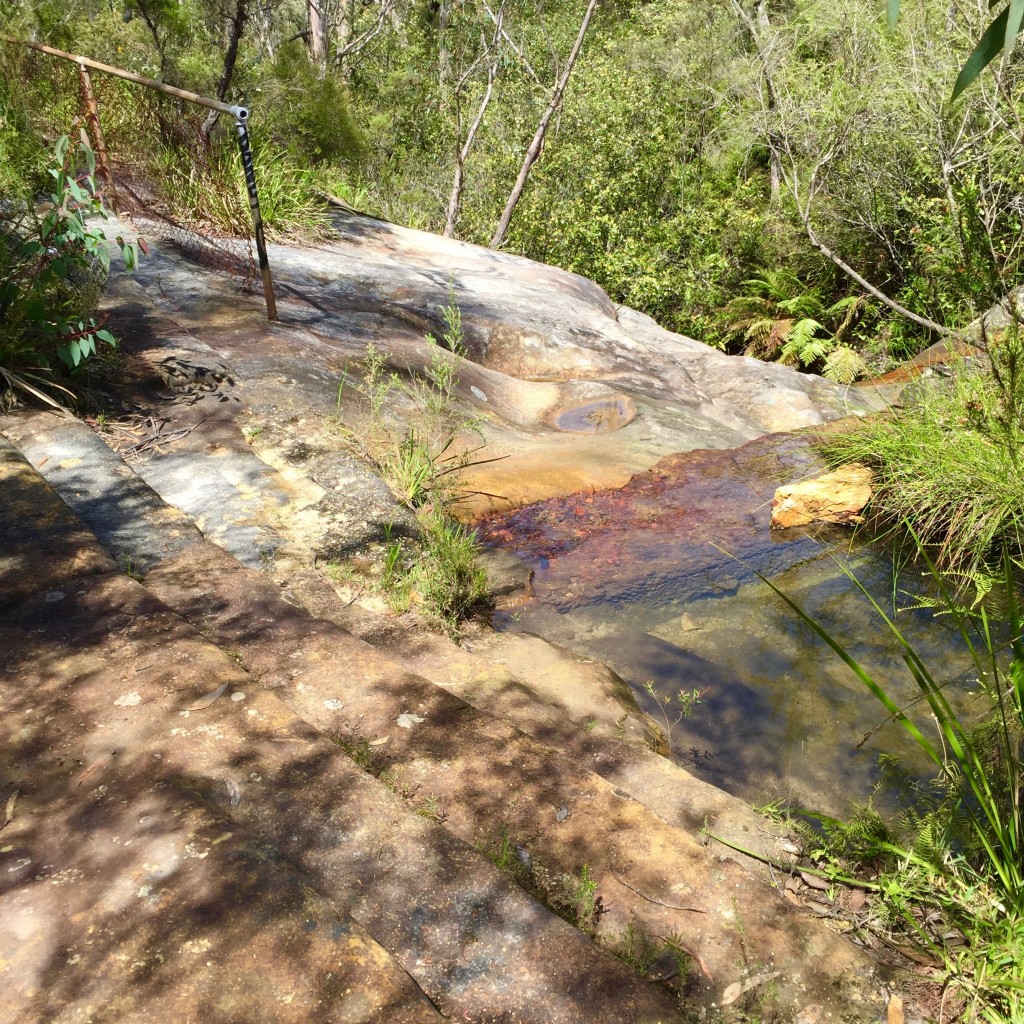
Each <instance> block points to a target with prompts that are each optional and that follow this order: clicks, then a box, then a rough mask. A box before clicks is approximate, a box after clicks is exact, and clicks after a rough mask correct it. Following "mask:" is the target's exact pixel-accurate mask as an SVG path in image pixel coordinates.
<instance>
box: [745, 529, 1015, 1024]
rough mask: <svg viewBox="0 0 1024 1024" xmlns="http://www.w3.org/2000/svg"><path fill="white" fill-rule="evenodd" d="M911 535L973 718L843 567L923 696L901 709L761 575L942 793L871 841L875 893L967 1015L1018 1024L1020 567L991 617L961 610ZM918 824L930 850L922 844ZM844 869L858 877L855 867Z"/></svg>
mask: <svg viewBox="0 0 1024 1024" xmlns="http://www.w3.org/2000/svg"><path fill="white" fill-rule="evenodd" d="M908 532H909V534H910V536H911V538H912V539H913V541H914V542H915V544H916V545H917V549H918V553H919V556H920V558H921V559H922V560H923V561H924V562H925V563H926V564H927V566H928V568H929V571H930V572H931V573H932V575H933V577H934V579H935V581H936V584H937V586H938V589H939V592H940V604H941V608H942V611H943V612H944V613H946V614H948V615H950V616H951V617H952V618H953V620H954V622H955V624H956V627H957V630H958V632H959V633H960V635H961V637H962V638H963V640H964V642H965V644H966V645H967V648H968V650H969V652H970V654H971V656H972V659H973V661H974V666H975V669H976V672H977V678H978V682H979V684H980V685H981V688H982V692H983V694H984V696H985V698H986V700H987V707H986V709H985V712H984V714H983V715H982V718H981V721H980V722H977V723H975V722H971V721H967V720H966V719H965V718H964V717H962V716H961V714H960V713H958V711H957V710H956V708H955V707H954V706H953V703H952V702H951V700H950V697H949V696H947V692H946V690H947V686H948V681H947V680H945V679H944V678H943V677H942V673H941V667H937V666H930V665H928V664H926V662H925V661H924V659H923V658H922V657H921V656H920V655H919V654H918V653H917V652H916V651H915V650H914V648H913V647H912V646H911V644H910V643H909V642H908V641H907V639H906V638H905V636H904V635H903V633H902V631H901V630H900V628H899V625H898V624H897V622H896V621H895V616H890V615H889V614H887V612H886V611H885V610H884V609H883V608H882V607H881V605H880V604H879V603H878V602H877V601H876V600H875V599H874V598H873V597H872V596H871V594H869V593H868V591H867V590H866V589H865V588H864V587H863V586H862V585H861V584H860V582H859V581H858V580H857V579H856V577H855V576H854V575H853V574H852V573H851V572H850V571H849V570H848V569H846V568H845V567H844V569H843V571H844V572H846V574H847V576H849V578H850V579H851V580H852V581H853V582H854V583H855V584H856V586H857V587H858V588H859V589H860V590H861V592H862V593H863V594H864V596H865V599H866V600H868V601H869V602H870V604H871V605H872V607H873V608H874V610H875V612H876V613H877V615H878V616H879V621H880V623H881V625H882V628H883V629H884V630H885V631H887V632H889V633H890V634H891V635H892V636H893V637H894V638H895V639H896V640H897V642H898V644H899V646H900V648H901V653H902V658H903V662H904V665H905V667H906V670H907V671H908V672H909V674H910V676H911V678H912V679H913V681H914V683H915V684H916V686H917V688H918V690H919V692H920V695H921V698H922V700H920V701H918V702H915V703H914V704H912V705H902V706H901V705H900V704H899V703H898V702H897V701H896V700H895V699H893V697H892V695H891V694H892V692H894V689H895V688H894V687H893V685H892V683H891V681H889V680H884V679H879V678H876V677H875V676H873V675H871V674H870V673H869V672H868V671H867V670H866V669H865V668H864V667H863V666H861V665H860V664H859V663H858V662H857V661H856V659H855V658H854V657H853V656H852V655H851V654H850V653H849V652H848V651H847V650H846V649H845V648H844V647H843V645H842V644H841V643H840V642H839V641H838V640H836V639H835V638H834V637H833V636H832V635H831V634H830V633H829V632H828V631H827V630H826V629H825V628H824V626H822V625H821V624H820V623H818V622H817V621H815V619H814V618H813V617H812V616H810V615H809V614H808V613H807V612H805V611H804V610H803V608H801V606H800V605H799V604H798V603H797V602H796V601H794V600H793V599H792V598H790V597H789V596H787V595H786V594H785V593H783V592H782V591H781V590H780V589H779V588H778V587H776V586H775V585H774V584H772V583H771V581H770V580H767V579H765V577H764V576H761V579H762V580H763V581H764V582H765V583H766V584H767V585H768V586H769V587H770V588H771V590H772V591H773V592H774V593H775V594H776V595H777V596H778V597H779V598H781V600H782V601H784V602H785V603H786V604H787V605H788V606H789V608H790V609H791V610H792V611H793V612H794V613H795V614H796V615H797V617H798V618H800V619H801V620H802V621H803V622H804V623H806V624H807V625H808V626H809V627H810V628H811V629H812V630H813V632H814V633H815V634H817V636H818V637H819V638H820V639H821V640H822V641H824V642H825V643H826V644H827V645H828V646H829V647H830V648H831V649H832V650H833V651H834V652H835V653H836V654H837V655H838V657H839V658H840V659H842V661H843V662H844V663H845V664H846V665H847V666H848V667H849V668H850V670H851V671H852V672H853V673H854V674H855V675H856V676H857V678H858V679H859V680H860V681H861V682H862V683H863V684H864V686H865V688H866V689H867V691H868V692H869V693H870V694H871V695H872V696H873V697H874V698H875V699H876V700H877V701H878V702H879V703H880V704H881V705H882V707H884V708H885V710H886V712H887V714H888V715H889V717H890V719H891V720H892V721H893V722H895V723H897V724H898V725H899V726H900V727H901V728H902V729H903V731H904V732H905V733H906V734H907V736H909V737H910V739H911V740H912V741H913V742H914V744H915V745H916V746H917V747H918V748H919V749H920V750H921V751H922V752H923V753H924V754H925V755H926V756H927V757H928V758H929V759H930V760H931V762H932V763H933V764H934V765H935V768H936V773H937V778H936V785H937V787H938V788H939V789H940V790H941V791H942V792H943V794H944V797H945V798H944V799H942V800H940V801H938V802H931V801H923V802H922V806H921V807H919V808H917V809H916V813H914V814H912V815H911V818H912V820H913V821H914V822H915V824H916V835H903V836H897V837H896V838H895V841H886V839H885V838H884V836H883V837H882V838H880V839H878V840H877V841H875V842H873V843H872V844H871V850H870V855H869V857H868V858H867V859H870V860H871V862H872V867H873V868H874V869H876V870H877V868H878V866H879V863H880V859H879V854H883V855H886V857H887V859H888V864H887V867H886V868H885V869H884V870H883V873H882V875H881V876H880V877H879V878H878V879H877V880H876V887H877V890H878V892H879V893H880V898H882V899H884V900H888V901H889V903H890V905H891V908H895V912H896V916H898V917H901V918H902V922H903V925H904V927H905V930H906V931H907V932H908V933H909V934H910V935H911V936H912V937H913V938H915V939H916V940H917V941H919V942H920V944H921V945H922V946H924V947H925V948H926V949H927V950H928V951H930V952H931V953H932V954H933V955H935V956H937V957H938V958H940V960H941V961H942V962H943V963H944V964H945V968H946V979H947V982H948V983H949V984H950V985H952V986H953V987H955V988H956V989H957V991H958V992H959V994H960V997H961V999H962V1001H963V1006H964V1007H965V1011H964V1012H965V1019H978V1018H981V1019H984V1020H988V1021H1024V793H1022V784H1024V772H1022V762H1021V752H1022V750H1021V748H1022V741H1024V639H1022V627H1024V621H1022V610H1021V605H1020V600H1019V582H1018V579H1017V570H1018V569H1019V566H1018V565H1016V564H1015V563H1014V562H1013V561H1012V560H1011V558H1010V556H1009V553H1008V552H1007V551H1006V550H1005V549H1004V552H1003V556H1002V574H1001V577H1000V580H999V587H998V591H999V592H998V594H997V595H996V594H993V595H990V602H991V604H992V606H993V607H997V608H998V611H997V612H991V613H990V611H989V610H988V609H987V608H986V605H985V604H984V603H982V604H980V605H978V606H976V607H972V608H970V609H965V608H963V607H962V606H961V605H960V604H959V603H958V600H957V597H956V591H955V588H954V587H953V586H952V585H951V584H950V581H949V579H948V577H947V576H946V574H944V573H943V572H941V571H940V570H939V569H938V568H937V567H936V565H935V563H934V562H933V561H931V560H930V559H929V556H928V552H927V550H926V548H925V546H924V544H923V543H922V541H921V538H919V537H918V536H917V535H916V534H915V533H914V531H913V530H912V529H909V531H908ZM758 575H760V574H758ZM995 597H998V604H996V601H994V600H992V599H993V598H995ZM994 616H998V618H999V619H1003V620H1005V625H1006V627H1007V628H1008V631H1009V641H1008V643H1005V644H1000V643H999V642H998V641H997V640H996V638H995V635H994V634H995V632H996V630H995V626H996V625H999V624H1000V623H999V622H998V621H995V619H994ZM834 824H835V825H837V826H840V827H842V826H841V823H839V822H835V823H834ZM923 829H926V830H927V833H928V841H927V843H926V844H922V843H921V842H920V841H919V840H920V836H921V834H922V831H923ZM847 852H849V851H847ZM854 859H856V854H854ZM845 870H852V871H856V866H854V867H852V868H850V867H846V868H845ZM836 877H837V878H839V877H840V876H839V874H838V873H837V875H836ZM922 908H924V909H923V910H922ZM933 911H934V914H933V913H932V912H933ZM930 915H931V916H930ZM933 918H935V919H937V920H938V921H940V922H941V927H940V928H939V929H938V931H936V930H935V929H934V928H933V929H929V927H928V924H927V923H928V921H929V920H932V919H933ZM951 935H952V936H962V937H963V939H964V940H965V946H963V947H959V948H957V947H955V946H949V945H947V944H946V941H945V939H946V937H947V936H951Z"/></svg>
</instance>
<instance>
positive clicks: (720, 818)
mask: <svg viewBox="0 0 1024 1024" xmlns="http://www.w3.org/2000/svg"><path fill="white" fill-rule="evenodd" d="M287 594H288V597H287V599H288V600H292V599H293V598H296V597H297V598H298V599H299V600H300V601H301V603H302V604H303V606H304V607H306V608H307V609H308V610H309V612H310V613H311V614H312V615H314V616H315V617H317V618H322V619H329V620H331V621H332V622H335V623H337V624H338V625H339V626H341V627H343V628H344V629H346V630H347V631H348V632H350V633H352V634H353V635H355V636H358V637H359V638H360V639H361V640H365V641H366V642H367V643H368V644H371V645H372V646H374V647H376V648H378V649H379V650H381V651H382V652H384V653H385V654H386V655H388V656H389V657H391V658H392V659H394V660H395V661H397V662H399V663H400V664H401V665H402V666H403V667H404V668H405V669H406V670H407V671H409V672H412V673H415V674H416V675H420V676H423V677H424V678H425V679H429V680H430V681H431V682H432V683H435V684H437V685H438V686H442V687H444V689H446V690H448V691H449V692H450V693H453V694H455V695H456V696H458V697H461V698H462V699H463V700H465V701H466V702H467V703H469V704H472V705H473V706H474V707H476V708H479V709H480V710H483V711H486V712H488V713H489V714H492V715H499V716H501V717H502V718H505V719H507V720H508V721H510V722H512V723H513V724H514V725H515V726H516V728H518V729H520V730H521V731H523V732H525V733H526V734H527V735H529V736H531V737H533V738H534V739H536V740H540V741H541V742H542V743H545V744H546V745H547V746H550V747H553V748H554V749H556V750H558V751H560V752H562V753H563V754H566V755H568V756H569V757H571V758H573V759H574V760H576V761H577V762H578V763H579V764H581V765H583V766H584V767H586V768H587V769H589V770H590V771H592V772H595V773H596V774H598V775H600V776H601V777H602V778H604V779H605V780H606V781H608V782H610V783H611V784H612V785H614V786H617V787H618V788H619V789H622V790H624V791H625V792H627V793H628V794H629V795H630V796H631V797H633V799H635V800H638V801H640V803H642V804H644V805H645V806H646V807H648V808H649V809H650V810H652V811H654V812H655V813H656V814H657V815H659V816H660V817H661V818H664V819H665V821H667V822H669V823H670V824H672V825H675V826H677V827H679V828H683V829H686V830H688V831H689V832H690V833H691V835H692V836H693V837H694V838H695V839H700V838H701V837H702V836H703V834H704V833H706V832H712V833H714V834H715V835H719V836H722V838H724V839H727V840H729V841H730V842H735V843H738V844H740V845H743V846H748V847H750V846H754V847H755V848H756V849H757V850H758V852H764V853H769V854H773V855H778V856H780V857H784V850H783V849H782V848H781V847H779V846H778V845H777V840H776V833H777V834H778V835H779V836H780V837H781V836H782V831H783V830H781V829H773V826H772V824H771V823H770V822H768V821H767V820H766V819H765V818H764V816H763V815H760V814H758V813H757V812H756V811H755V810H754V809H753V808H752V807H751V806H750V804H748V803H746V801H744V800H740V799H739V798H738V797H734V796H732V795H730V794H729V793H726V792H725V791H724V790H722V789H719V788H718V787H717V786H713V785H711V784H710V783H708V782H705V781H704V780H703V779H700V778H698V777H696V776H695V775H693V774H692V773H691V772H689V771H687V770H686V769H685V768H682V767H680V766H679V765H677V764H675V763H673V762H672V761H670V760H669V759H668V758H667V757H665V756H663V754H662V753H658V752H656V751H661V750H663V749H664V746H665V742H664V732H663V730H662V729H661V728H660V727H659V725H658V723H657V722H655V721H653V720H651V719H650V718H648V716H647V715H646V714H645V713H644V712H643V711H642V710H641V709H640V708H639V707H638V706H637V703H636V701H635V699H634V698H633V696H632V694H631V692H630V690H629V685H628V684H627V683H626V682H625V681H624V680H623V679H622V678H621V677H619V676H618V675H616V674H615V673H614V672H613V671H612V670H611V669H609V668H608V667H607V666H605V665H602V664H600V663H599V662H594V661H589V660H586V659H583V658H580V657H579V656H577V655H575V654H573V653H571V652H569V651H567V650H565V649H564V648H561V647H558V646H557V645H556V644H553V643H550V642H549V641H547V640H545V639H543V638H541V637H539V636H534V635H532V634H529V633H491V632H484V633H480V634H478V635H475V636H474V637H473V639H472V643H471V644H463V645H462V646H459V645H457V644H455V643H453V642H452V641H451V640H450V639H449V638H448V637H446V636H443V635H439V634H436V633H428V632H427V631H426V630H425V629H416V628H415V627H413V626H412V625H410V624H409V623H408V622H404V621H400V620H396V619H395V618H394V617H393V616H387V615H382V614H377V613H375V612H373V611H372V610H369V609H367V608H364V607H361V606H360V604H358V603H356V602H355V601H354V600H352V599H351V597H349V595H347V594H346V595H344V596H342V595H340V594H339V593H338V592H337V591H336V590H335V588H334V587H333V586H332V585H330V584H328V583H327V582H326V581H324V580H323V579H320V578H319V577H313V576H311V575H306V576H301V577H299V576H297V577H293V578H292V579H291V580H289V583H288V588H287ZM345 598H348V599H345ZM702 841H703V840H702ZM766 873H767V871H766Z"/></svg>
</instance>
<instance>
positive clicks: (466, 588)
mask: <svg viewBox="0 0 1024 1024" xmlns="http://www.w3.org/2000/svg"><path fill="white" fill-rule="evenodd" d="M441 313H442V315H443V317H444V322H445V330H444V333H443V336H442V341H441V342H438V341H437V339H435V338H434V337H433V336H431V335H427V339H426V340H427V342H428V344H429V346H430V362H429V363H428V365H427V367H426V368H425V370H424V371H423V373H421V374H411V375H410V376H409V377H408V378H403V377H401V376H399V374H398V373H396V372H394V371H393V370H391V369H390V368H389V363H388V356H387V355H386V354H385V353H383V352H381V351H379V350H378V349H376V348H375V347H374V346H372V345H371V346H369V347H368V348H367V351H366V358H365V360H364V362H363V366H362V374H361V378H360V381H359V383H357V384H356V385H354V388H353V390H354V392H355V393H356V394H357V395H358V396H359V399H360V402H359V404H360V406H361V412H356V413H353V416H354V417H355V418H354V420H353V425H351V426H348V427H342V430H343V431H344V433H345V436H346V438H347V439H348V441H349V443H351V444H352V445H353V446H354V447H355V448H356V449H357V451H358V452H359V453H360V454H361V455H362V456H363V458H365V459H366V460H367V461H368V462H369V463H370V464H371V465H372V466H373V467H374V468H375V469H376V470H377V471H378V472H379V473H380V475H381V477H382V478H383V479H384V480H385V482H386V483H387V484H388V486H389V487H390V488H391V490H392V492H393V493H394V495H395V497H396V498H397V499H398V500H399V501H400V502H402V503H403V504H404V505H407V506H408V507H409V508H411V509H413V511H414V512H415V513H416V518H417V520H418V522H419V526H420V537H419V539H418V540H411V539H408V538H401V539H396V538H393V537H392V531H391V530H390V529H389V530H387V531H386V532H385V538H384V551H383V558H382V564H381V571H380V575H379V578H378V580H377V583H376V586H375V587H374V589H376V590H377V591H378V592H380V593H381V594H383V595H384V596H385V597H386V598H387V600H388V602H389V604H390V605H391V607H392V609H393V610H394V611H396V612H403V611H407V610H409V609H415V610H416V611H418V612H419V613H420V614H422V616H423V617H424V618H425V619H426V620H427V622H428V623H429V624H430V625H431V626H433V627H434V628H437V629H440V630H442V631H443V632H446V633H448V634H449V635H450V636H451V637H453V638H455V639H457V638H458V636H459V635H460V632H461V628H462V623H463V622H464V621H465V620H466V619H467V618H470V617H471V616H472V615H473V614H474V613H475V612H476V611H478V610H483V609H484V608H486V607H487V605H488V597H489V595H488V589H487V577H486V574H485V573H484V571H483V569H482V568H481V566H480V564H479V556H480V548H479V544H478V541H477V538H476V534H475V532H473V531H472V530H469V529H467V528H466V527H465V526H462V525H460V524H459V523H457V522H456V521H455V520H454V519H453V517H452V515H451V508H452V505H453V504H454V503H455V502H457V501H458V500H459V499H460V498H461V497H462V496H463V491H462V489H461V474H462V472H463V470H464V469H466V468H467V467H468V466H470V465H472V464H474V463H473V455H474V454H476V452H478V451H479V450H480V446H479V445H478V446H477V447H475V448H474V447H470V446H469V444H468V442H467V438H471V437H473V436H474V435H475V436H476V438H477V439H479V429H478V425H477V420H476V418H475V417H474V416H472V415H468V414H466V413H464V412H462V411H461V410H460V409H459V407H458V404H457V400H456V394H455V391H456V387H457V386H458V377H457V375H456V367H457V364H458V359H459V358H460V357H461V356H462V355H463V354H464V352H465V346H464V343H463V333H462V316H461V313H460V311H459V308H458V306H457V305H456V304H455V301H454V299H453V298H452V299H450V300H449V302H448V304H447V305H446V306H443V307H442V309H441ZM346 405H347V403H346V401H345V381H344V378H343V380H342V383H341V384H340V385H339V388H338V400H337V417H336V418H337V421H338V424H339V426H340V425H341V420H342V416H343V414H345V412H346ZM396 405H398V406H401V407H402V408H403V411H404V414H403V417H402V419H401V421H400V422H399V423H398V425H396V424H395V422H394V420H393V419H392V418H391V417H392V416H393V415H394V410H393V409H392V406H396Z"/></svg>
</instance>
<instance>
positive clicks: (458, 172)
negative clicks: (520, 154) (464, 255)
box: [444, 60, 498, 238]
mask: <svg viewBox="0 0 1024 1024" xmlns="http://www.w3.org/2000/svg"><path fill="white" fill-rule="evenodd" d="M497 70H498V64H497V60H494V61H492V62H491V65H490V67H489V68H488V69H487V91H486V92H485V93H484V98H483V99H482V100H481V101H480V108H479V109H478V110H477V112H476V117H475V118H473V123H472V124H471V125H470V126H469V131H468V132H467V133H466V141H465V143H464V144H463V145H462V146H461V147H459V145H458V143H457V142H456V148H455V180H454V181H453V182H452V194H451V196H450V197H449V198H448V215H447V217H446V218H445V222H444V235H445V238H453V237H454V236H455V224H456V222H457V221H458V219H459V209H460V207H461V205H462V182H463V178H464V175H465V167H466V160H467V158H468V157H469V151H470V149H472V147H473V140H474V139H475V138H476V133H477V129H479V127H480V125H481V124H482V123H483V119H484V113H485V112H486V110H487V104H488V103H490V102H491V94H492V93H493V92H494V76H495V74H496V72H497Z"/></svg>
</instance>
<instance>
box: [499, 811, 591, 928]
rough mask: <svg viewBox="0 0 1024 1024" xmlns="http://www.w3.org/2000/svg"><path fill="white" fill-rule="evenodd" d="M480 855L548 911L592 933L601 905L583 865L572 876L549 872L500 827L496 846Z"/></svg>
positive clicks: (506, 828)
mask: <svg viewBox="0 0 1024 1024" xmlns="http://www.w3.org/2000/svg"><path fill="white" fill-rule="evenodd" d="M480 852H481V853H483V854H484V856H486V857H487V858H488V859H489V860H490V861H491V863H492V864H494V866H495V867H496V868H497V869H498V870H499V871H503V872H504V873H505V874H506V875H508V876H509V877H510V878H511V879H512V880H513V881H514V882H515V883H516V884H517V885H519V886H520V887H521V888H523V889H525V890H526V891H527V892H529V893H530V894H531V895H532V896H534V897H535V898H536V899H537V900H539V901H540V902H541V903H543V904H544V906H546V907H547V908H548V909H549V910H550V911H552V912H553V913H555V914H557V915H558V916H559V917H561V918H562V919H563V920H565V921H568V922H569V924H571V925H573V926H574V927H576V928H579V929H580V930H581V931H583V932H586V933H587V934H588V935H594V934H595V933H596V931H597V925H598V922H599V921H600V920H601V916H602V915H603V914H604V902H603V901H602V899H601V897H600V896H598V895H597V887H598V883H597V880H596V879H595V878H593V877H592V876H591V874H590V867H589V866H588V865H587V864H583V865H582V866H581V867H580V869H579V871H578V872H577V873H576V874H570V873H568V872H556V871H551V870H549V869H548V868H547V867H545V866H544V865H543V864H538V863H537V861H536V860H534V859H533V858H532V857H531V856H530V854H529V853H528V852H527V851H526V849H525V848H524V847H523V846H521V845H520V843H518V842H517V841H516V839H515V836H514V835H513V833H512V830H511V829H510V828H509V827H508V826H507V825H502V827H501V831H500V833H499V835H498V840H497V842H495V843H492V844H490V845H487V844H485V845H483V846H482V847H480Z"/></svg>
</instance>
